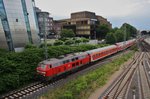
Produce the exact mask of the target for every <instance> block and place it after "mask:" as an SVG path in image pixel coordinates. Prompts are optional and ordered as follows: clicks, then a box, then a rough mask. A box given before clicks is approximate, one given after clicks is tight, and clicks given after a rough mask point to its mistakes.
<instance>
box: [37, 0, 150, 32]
mask: <svg viewBox="0 0 150 99" xmlns="http://www.w3.org/2000/svg"><path fill="white" fill-rule="evenodd" d="M35 2H36V6H38V7H39V8H41V9H42V10H43V11H48V12H50V13H51V16H52V17H54V19H63V18H69V17H70V13H72V12H78V11H92V12H95V13H96V14H97V15H101V16H103V17H105V18H107V19H108V20H109V21H110V22H111V23H112V24H113V27H120V26H121V25H122V23H124V22H126V23H129V24H131V25H133V26H135V27H136V28H137V29H140V30H142V29H146V30H150V0H35Z"/></svg>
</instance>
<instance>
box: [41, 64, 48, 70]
mask: <svg viewBox="0 0 150 99" xmlns="http://www.w3.org/2000/svg"><path fill="white" fill-rule="evenodd" d="M39 66H40V67H41V69H46V66H47V65H46V64H40V65H39Z"/></svg>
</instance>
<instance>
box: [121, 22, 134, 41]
mask: <svg viewBox="0 0 150 99" xmlns="http://www.w3.org/2000/svg"><path fill="white" fill-rule="evenodd" d="M120 29H121V30H122V31H124V32H126V40H128V39H130V37H135V36H136V34H137V29H136V28H135V27H133V26H132V25H130V24H128V23H124V24H123V25H122V26H121V28H120Z"/></svg>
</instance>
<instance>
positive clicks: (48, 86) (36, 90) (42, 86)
mask: <svg viewBox="0 0 150 99" xmlns="http://www.w3.org/2000/svg"><path fill="white" fill-rule="evenodd" d="M118 55H121V53H118V54H116V55H115V56H111V57H108V58H105V59H104V60H101V61H98V62H97V63H95V64H92V65H91V66H89V67H88V68H85V69H84V68H83V69H82V70H81V71H79V72H75V73H73V74H72V75H70V76H67V77H65V78H61V79H56V80H55V81H50V82H46V83H45V82H36V83H34V84H31V85H29V86H27V87H24V88H21V89H20V90H16V91H12V92H11V93H9V94H6V95H3V96H0V99H36V98H37V97H38V96H40V95H42V94H44V93H45V92H47V91H49V90H53V89H54V88H56V87H59V86H62V85H64V84H65V83H66V82H68V81H70V80H72V79H75V78H76V77H77V76H79V75H83V74H85V73H87V72H89V71H91V70H94V69H96V68H98V67H99V66H100V65H103V64H106V63H108V62H111V61H112V59H115V58H117V57H118Z"/></svg>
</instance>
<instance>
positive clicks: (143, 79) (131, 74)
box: [99, 43, 150, 99]
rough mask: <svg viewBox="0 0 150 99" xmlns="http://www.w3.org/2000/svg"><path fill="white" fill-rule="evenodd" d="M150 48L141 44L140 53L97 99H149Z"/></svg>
mask: <svg viewBox="0 0 150 99" xmlns="http://www.w3.org/2000/svg"><path fill="white" fill-rule="evenodd" d="M149 51H150V46H148V45H147V44H145V43H144V44H143V45H142V46H141V52H138V54H137V55H135V56H134V59H133V60H132V62H131V63H130V64H129V65H128V66H127V68H126V69H125V70H124V71H123V73H122V74H121V75H120V77H118V79H117V80H115V81H114V82H113V83H112V84H111V85H110V86H109V88H108V89H107V90H106V91H105V92H104V93H103V94H102V95H101V96H100V97H99V99H150V53H149Z"/></svg>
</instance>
